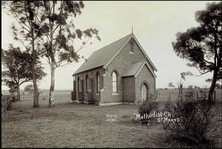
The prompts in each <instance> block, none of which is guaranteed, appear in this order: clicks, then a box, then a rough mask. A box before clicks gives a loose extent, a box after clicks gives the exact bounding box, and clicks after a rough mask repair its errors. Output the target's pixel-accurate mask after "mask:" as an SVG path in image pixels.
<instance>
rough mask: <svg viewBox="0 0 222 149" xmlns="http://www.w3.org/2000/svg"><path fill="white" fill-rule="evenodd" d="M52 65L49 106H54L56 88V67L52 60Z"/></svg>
mask: <svg viewBox="0 0 222 149" xmlns="http://www.w3.org/2000/svg"><path fill="white" fill-rule="evenodd" d="M50 66H51V84H50V90H49V107H53V106H54V104H55V103H54V100H55V99H54V88H55V67H54V63H53V62H52V64H51V65H50Z"/></svg>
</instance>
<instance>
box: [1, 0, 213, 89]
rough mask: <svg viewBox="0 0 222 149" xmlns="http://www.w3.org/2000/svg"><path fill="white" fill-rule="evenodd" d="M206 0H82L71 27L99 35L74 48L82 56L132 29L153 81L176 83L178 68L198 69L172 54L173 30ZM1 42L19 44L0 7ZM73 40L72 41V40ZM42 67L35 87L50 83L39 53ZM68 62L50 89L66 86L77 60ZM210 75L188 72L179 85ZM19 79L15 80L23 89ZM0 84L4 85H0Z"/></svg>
mask: <svg viewBox="0 0 222 149" xmlns="http://www.w3.org/2000/svg"><path fill="white" fill-rule="evenodd" d="M211 2H212V1H209V2H208V1H139V2H136V1H119V2H118V1H84V4H85V8H84V9H83V10H82V14H81V15H80V16H77V17H76V18H74V22H75V27H76V28H80V29H82V30H84V29H87V28H96V29H97V30H98V31H99V36H100V38H101V41H98V40H95V39H93V40H92V42H93V44H92V45H90V46H88V47H86V48H84V49H82V50H81V51H80V52H79V54H80V55H81V56H84V57H85V58H88V57H89V56H90V55H91V54H92V53H93V52H94V51H96V50H98V49H100V48H102V47H104V46H106V45H108V44H110V43H112V42H114V41H116V40H118V39H120V38H122V37H124V36H126V35H128V34H130V33H131V32H132V26H133V33H134V35H135V36H136V38H137V39H138V41H139V42H140V44H141V46H142V47H143V49H144V50H145V51H146V53H147V54H148V56H149V58H150V59H151V61H152V62H153V63H154V65H155V66H156V68H157V70H158V71H157V72H155V74H156V75H157V78H156V87H157V88H166V87H168V83H169V82H172V83H173V84H174V85H175V86H177V82H178V81H179V80H180V73H181V72H184V71H191V72H192V73H193V74H197V75H198V74H199V73H198V71H197V70H196V69H195V68H190V67H188V66H186V64H187V63H188V62H189V61H188V60H184V59H181V58H179V57H178V56H176V54H175V52H174V51H173V47H172V42H173V41H175V40H176V33H177V32H185V31H186V30H187V29H188V28H191V27H196V26H198V25H199V24H198V23H197V22H196V21H195V12H196V11H198V10H203V9H205V7H206V3H211ZM1 17H2V21H1V22H2V48H3V49H5V50H7V48H8V44H9V43H12V44H13V45H15V46H20V47H21V48H23V47H22V45H21V44H20V43H18V42H17V41H15V40H13V37H12V32H11V30H10V26H11V24H12V23H13V22H15V20H14V19H13V18H12V17H10V16H8V15H7V14H6V13H5V12H4V11H3V10H2V16H1ZM76 44H77V45H78V43H76ZM42 61H43V67H44V71H45V72H46V73H47V76H46V77H44V78H43V79H42V80H41V81H39V82H38V84H39V88H40V89H49V87H50V68H49V65H48V63H47V62H46V61H45V60H44V59H43V60H42ZM84 61H85V60H84V59H81V60H80V61H79V62H78V63H75V62H74V63H72V64H70V65H67V66H65V67H61V68H58V69H56V73H55V75H56V76H55V89H56V90H72V89H73V83H72V82H73V78H72V74H73V73H74V72H75V71H76V70H77V69H78V68H79V67H80V66H81V64H83V62H84ZM207 78H212V73H209V74H206V75H203V76H201V77H188V78H187V79H186V80H185V81H184V86H185V87H187V86H189V85H193V86H199V87H206V86H207V87H209V86H210V83H207V82H205V80H206V79H207ZM28 84H31V82H30V83H25V84H23V85H22V86H21V89H23V88H24V87H25V86H26V85H28ZM2 89H8V88H7V87H6V86H2Z"/></svg>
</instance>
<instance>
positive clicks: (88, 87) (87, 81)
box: [86, 75, 90, 92]
mask: <svg viewBox="0 0 222 149" xmlns="http://www.w3.org/2000/svg"><path fill="white" fill-rule="evenodd" d="M89 91H90V85H89V77H88V75H86V92H89Z"/></svg>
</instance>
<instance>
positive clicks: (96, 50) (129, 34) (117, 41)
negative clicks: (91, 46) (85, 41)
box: [94, 33, 131, 52]
mask: <svg viewBox="0 0 222 149" xmlns="http://www.w3.org/2000/svg"><path fill="white" fill-rule="evenodd" d="M130 34H131V33H130ZM130 34H128V35H126V36H124V37H122V38H119V39H118V40H115V41H113V42H112V43H110V44H108V45H106V46H104V47H102V48H100V49H98V50H96V51H94V52H97V51H100V50H102V49H103V48H105V47H108V46H109V45H112V44H114V43H115V42H118V41H120V40H121V39H123V38H126V37H127V36H129V35H130Z"/></svg>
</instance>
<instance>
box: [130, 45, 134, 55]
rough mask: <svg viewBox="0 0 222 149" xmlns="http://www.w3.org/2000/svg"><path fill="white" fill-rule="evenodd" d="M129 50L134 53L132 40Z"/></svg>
mask: <svg viewBox="0 0 222 149" xmlns="http://www.w3.org/2000/svg"><path fill="white" fill-rule="evenodd" d="M130 52H131V53H134V48H133V42H130Z"/></svg>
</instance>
